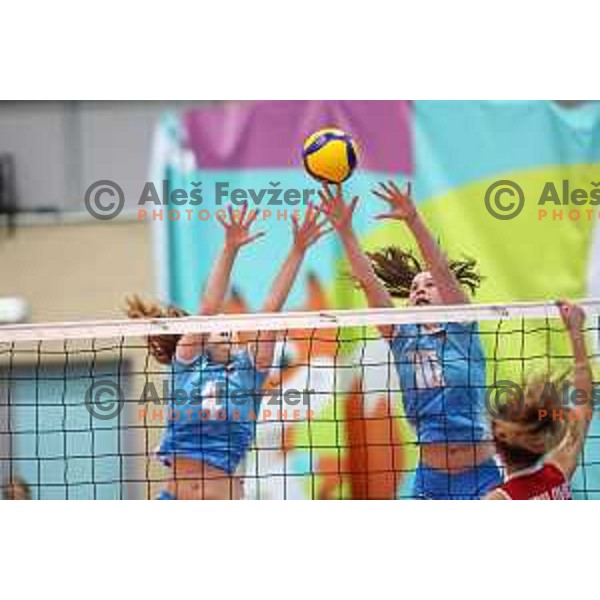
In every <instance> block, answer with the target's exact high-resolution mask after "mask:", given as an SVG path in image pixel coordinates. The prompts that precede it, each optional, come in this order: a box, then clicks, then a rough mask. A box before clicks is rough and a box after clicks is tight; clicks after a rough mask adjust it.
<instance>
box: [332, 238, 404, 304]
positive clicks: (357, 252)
mask: <svg viewBox="0 0 600 600" xmlns="http://www.w3.org/2000/svg"><path fill="white" fill-rule="evenodd" d="M340 239H341V241H342V245H343V247H344V250H345V252H346V257H347V258H348V262H349V263H350V268H351V269H352V274H353V275H354V277H355V279H356V280H357V281H358V282H359V283H360V285H361V287H362V289H363V290H364V292H365V295H366V296H367V300H368V302H369V306H371V307H373V308H393V307H394V301H393V300H392V297H391V296H390V294H389V292H388V291H387V290H386V289H385V286H384V285H383V283H382V282H381V281H380V280H379V278H378V277H377V274H376V273H375V270H374V269H373V265H372V264H371V261H370V260H369V258H368V257H367V255H366V254H365V253H364V252H363V250H362V248H361V247H360V244H359V243H358V239H357V238H356V234H355V233H354V231H353V230H348V231H344V232H342V233H340Z"/></svg>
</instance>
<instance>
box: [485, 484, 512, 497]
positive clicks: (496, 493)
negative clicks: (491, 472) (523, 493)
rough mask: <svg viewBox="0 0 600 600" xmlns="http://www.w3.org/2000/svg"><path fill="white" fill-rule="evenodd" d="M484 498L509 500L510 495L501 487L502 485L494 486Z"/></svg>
mask: <svg viewBox="0 0 600 600" xmlns="http://www.w3.org/2000/svg"><path fill="white" fill-rule="evenodd" d="M483 499H484V500H511V497H510V496H509V494H508V493H507V492H505V491H504V490H503V489H502V486H498V487H497V488H494V489H493V490H492V491H491V492H488V493H487V494H486V496H485V497H484V498H483Z"/></svg>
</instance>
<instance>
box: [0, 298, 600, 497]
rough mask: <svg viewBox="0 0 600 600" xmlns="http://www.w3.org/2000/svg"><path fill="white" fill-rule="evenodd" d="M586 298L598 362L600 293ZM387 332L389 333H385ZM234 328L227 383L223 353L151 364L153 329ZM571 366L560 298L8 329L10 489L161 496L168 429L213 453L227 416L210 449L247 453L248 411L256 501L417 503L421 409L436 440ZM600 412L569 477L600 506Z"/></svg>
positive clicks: (3, 472)
mask: <svg viewBox="0 0 600 600" xmlns="http://www.w3.org/2000/svg"><path fill="white" fill-rule="evenodd" d="M581 305H582V306H583V307H584V309H585V310H586V313H587V315H588V318H587V321H586V330H587V336H588V348H589V353H590V358H591V360H592V365H593V366H594V363H595V361H596V360H597V358H598V352H599V349H598V341H599V328H598V323H599V321H598V315H599V314H600V301H596V300H594V301H592V300H588V301H584V302H582V303H581ZM440 324H441V325H442V326H441V327H440V326H439V325H440ZM448 324H451V325H452V327H449V326H448ZM382 326H384V327H385V326H393V327H390V328H389V329H390V331H391V332H392V333H391V337H390V339H387V340H386V339H384V338H383V337H382V334H381V327H382ZM436 326H437V327H436ZM267 331H276V332H277V341H276V344H275V349H274V352H273V358H272V360H271V361H270V362H271V369H270V370H269V373H268V376H267V377H266V378H264V379H263V378H256V377H255V378H254V380H253V381H255V382H257V381H259V382H260V383H256V384H255V385H253V386H250V387H252V388H253V389H251V390H248V389H246V390H245V392H244V393H241V394H238V396H237V398H236V395H235V394H234V393H232V390H229V389H224V388H223V385H224V386H227V385H228V383H227V382H228V381H229V380H230V379H231V377H232V373H233V372H234V371H235V369H236V368H238V369H243V368H248V369H250V370H252V369H253V368H254V364H253V363H252V362H250V363H244V365H245V367H239V366H238V367H235V365H236V363H235V361H234V360H233V358H232V357H235V356H238V355H239V354H240V353H243V352H247V353H249V354H250V355H251V356H256V353H257V352H258V350H259V349H260V347H261V344H264V343H267V342H266V341H265V339H266V338H265V332H267ZM223 332H225V333H228V334H230V335H226V336H222V338H218V339H217V341H214V340H215V337H214V335H212V336H211V337H210V338H209V339H210V340H212V342H211V343H212V344H213V348H215V347H217V346H218V345H219V344H221V345H222V346H226V349H227V352H226V353H225V354H224V355H223V354H222V353H217V354H219V355H221V356H225V358H221V361H222V362H223V364H227V365H228V367H227V368H224V370H223V371H222V372H221V371H219V373H221V377H222V380H219V378H218V377H216V378H215V377H212V378H211V377H209V378H208V379H205V380H204V381H202V377H205V376H206V370H207V369H209V370H210V368H211V365H212V366H214V364H213V363H214V362H218V361H213V362H211V360H212V359H211V360H208V361H207V362H201V361H200V362H199V361H196V362H194V363H192V364H190V365H186V367H185V369H184V371H185V377H184V378H183V379H182V376H181V373H182V371H181V369H180V370H179V371H177V368H176V366H174V363H173V362H170V361H169V358H170V356H166V357H165V356H164V355H163V356H162V357H161V356H159V358H160V359H161V360H157V352H156V344H154V345H149V343H148V339H149V337H150V339H151V340H157V339H158V340H161V342H162V343H163V344H166V347H171V348H173V347H174V345H175V343H176V342H177V340H179V339H180V336H181V335H183V334H187V333H196V334H218V333H223ZM432 336H433V337H432ZM457 336H458V337H457ZM434 338H435V339H436V340H437V342H436V343H437V346H435V345H433V346H432V344H431V343H430V342H431V340H432V339H434ZM203 339H205V338H203ZM391 339H394V340H395V341H394V342H393V343H390V340H391ZM215 344H216V346H215ZM394 344H396V345H397V346H400V347H401V348H400V350H399V351H395V349H394ZM479 347H481V349H482V352H481V353H480V352H479V351H478V350H477V348H479ZM436 348H437V350H436ZM396 350H397V348H396ZM200 354H203V352H202V350H201V351H200ZM208 355H209V356H210V352H209V353H208ZM232 365H233V367H232ZM571 365H572V355H571V349H570V345H569V340H568V338H567V335H566V333H565V331H564V326H563V324H562V321H561V320H560V318H559V314H558V310H557V308H556V306H555V305H554V304H553V303H519V304H507V305H473V306H457V307H419V308H416V309H405V308H403V309H397V310H396V309H385V310H368V309H365V310H351V311H348V310H346V311H327V312H322V313H279V314H255V315H251V314H244V315H220V316H210V317H181V318H170V319H153V320H114V321H96V322H83V323H50V324H35V325H15V326H12V325H11V326H3V327H0V476H1V477H2V481H3V483H4V484H8V483H10V482H24V483H25V484H26V486H28V488H29V489H30V491H31V496H32V498H34V499H144V498H149V499H150V498H154V497H156V495H157V494H158V493H159V490H160V489H161V486H163V483H164V480H165V478H167V477H170V476H172V472H171V471H169V469H168V468H166V467H165V466H164V464H163V463H162V462H161V461H160V460H158V458H157V453H156V450H157V448H159V447H161V444H164V438H165V435H166V434H167V433H168V432H169V431H170V430H171V429H172V428H173V427H179V429H178V431H179V432H182V431H183V432H185V433H184V437H185V436H186V435H187V441H188V442H189V443H192V444H194V443H196V445H197V446H198V447H199V448H200V449H202V444H203V439H204V435H205V434H204V432H203V427H210V426H211V425H215V422H216V421H219V422H220V425H219V426H218V427H220V428H221V429H218V430H215V429H212V430H211V431H212V432H213V433H214V431H225V432H229V433H228V434H224V435H217V437H218V438H219V440H220V441H219V440H218V441H217V442H215V441H214V439H213V440H212V442H211V443H212V448H213V449H214V444H215V443H217V445H218V444H219V443H220V444H221V446H224V447H222V448H220V449H219V448H217V450H219V451H221V452H222V453H223V454H224V455H227V456H228V455H230V454H231V450H232V449H231V448H228V447H227V445H228V444H229V443H231V444H238V446H239V443H238V442H237V441H235V440H234V438H235V436H237V435H238V434H237V433H236V432H237V430H236V427H235V424H234V425H233V427H229V426H230V425H232V423H231V422H232V421H235V420H236V419H241V420H242V422H243V424H244V426H246V425H247V423H248V421H252V427H244V431H245V432H248V431H250V432H251V433H252V441H251V444H250V446H249V450H248V451H247V452H246V453H245V454H244V456H243V457H242V460H240V461H239V464H236V465H235V476H236V477H239V478H240V480H241V481H243V490H244V497H245V498H249V499H371V498H372V499H376V498H377V499H386V498H387V499H393V498H410V497H411V496H412V488H413V485H414V477H415V469H416V466H417V462H418V456H419V451H420V447H421V446H422V445H423V444H425V443H426V442H427V441H428V440H426V439H421V438H420V434H421V431H422V429H423V427H421V424H420V423H419V419H423V420H429V424H428V427H429V429H430V430H431V427H434V428H436V431H437V432H438V438H437V440H438V441H439V439H440V438H439V435H442V437H443V433H442V434H440V433H439V432H440V431H442V432H443V431H444V427H445V426H446V425H445V424H446V423H451V422H452V416H453V411H472V412H473V414H464V415H462V416H463V417H464V418H465V419H466V420H467V421H472V422H476V421H477V419H478V418H479V417H481V418H482V419H483V420H484V421H486V420H488V419H489V417H490V414H491V413H490V411H491V412H492V413H493V411H494V405H493V402H495V401H496V400H495V398H496V396H495V395H494V394H490V393H489V392H490V390H491V389H493V388H494V386H496V385H497V384H499V383H500V384H502V385H505V384H506V382H514V383H516V384H518V385H520V384H522V383H523V382H524V381H525V380H526V379H527V378H528V377H529V376H531V375H533V374H536V373H541V372H544V373H551V372H560V371H564V370H565V369H567V368H568V367H569V366H571ZM180 366H181V365H180ZM177 373H178V374H177ZM406 373H408V374H409V375H406ZM403 374H404V375H403ZM457 378H458V379H457ZM594 379H596V376H594ZM209 380H210V383H211V385H210V386H208V385H205V384H206V383H207V382H209ZM243 380H244V381H249V379H248V378H243ZM181 381H185V382H187V383H186V384H185V385H183V386H182V385H181ZM250 381H252V379H250ZM178 385H179V387H180V388H182V389H178V387H177V386H178ZM236 386H237V391H239V388H240V384H239V382H237V383H236ZM452 386H454V387H455V388H456V387H457V386H458V387H459V388H461V389H460V390H459V392H460V393H459V394H458V395H457V394H456V389H454V392H455V393H454V395H453V397H454V398H459V397H461V396H463V395H467V396H468V395H470V396H469V397H471V398H474V399H475V400H474V401H473V402H459V403H458V404H457V403H455V402H452V401H448V403H447V404H446V403H445V401H444V397H445V393H446V390H448V389H450V388H452ZM234 387H235V386H234ZM436 387H437V388H439V389H440V394H441V398H442V403H441V406H442V407H443V409H442V410H441V411H440V410H439V408H438V409H436V410H437V411H438V412H437V413H435V412H434V413H432V411H431V410H429V412H428V410H427V406H425V405H419V398H421V397H420V396H419V393H421V392H422V391H423V390H430V389H431V388H436ZM194 391H196V392H197V393H196V394H194V393H190V392H194ZM186 394H187V395H186ZM249 396H250V397H251V407H250V408H249V407H248V406H247V405H244V400H246V401H247V399H248V397H249ZM224 397H225V401H223V398H224ZM415 398H416V400H415ZM423 398H425V399H426V396H423ZM236 411H237V412H236ZM475 413H477V414H475ZM479 413H481V414H479ZM557 418H562V415H561V414H560V413H558V416H557ZM599 418H600V407H598V409H597V410H596V412H595V413H594V414H593V415H592V416H591V420H592V423H591V429H590V434H589V436H588V440H587V443H586V447H585V450H584V452H583V454H582V457H581V461H580V467H579V469H578V471H577V473H576V476H575V479H574V482H573V490H574V493H575V496H576V497H579V498H600V445H599V444H598V443H597V439H598V437H599V435H600V424H599V423H598V419H599ZM186 420H188V421H191V422H192V425H190V426H189V428H188V429H186ZM432 423H433V425H432ZM170 428H171V429H170ZM451 429H452V428H451V425H448V438H447V440H446V441H447V442H448V443H455V444H456V443H461V444H467V445H468V444H469V443H471V444H473V445H475V444H477V443H478V442H479V441H480V440H481V434H480V432H477V431H475V429H476V428H475V427H474V428H473V432H472V436H469V435H468V434H467V435H466V436H465V433H464V428H463V431H462V433H461V435H462V436H463V437H461V438H460V439H458V438H457V437H456V435H457V433H456V431H455V430H451ZM207 431H208V430H207ZM232 431H233V433H231V432H232ZM208 435H209V436H210V435H212V434H211V433H210V431H209V433H208ZM213 437H214V435H213ZM196 438H197V439H196ZM190 439H191V441H190ZM236 439H237V438H236ZM194 440H195V441H194ZM174 451H175V452H177V448H175V450H174ZM182 455H185V450H182ZM163 462H165V461H163ZM167 462H168V461H167Z"/></svg>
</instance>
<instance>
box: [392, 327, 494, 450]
mask: <svg viewBox="0 0 600 600" xmlns="http://www.w3.org/2000/svg"><path fill="white" fill-rule="evenodd" d="M391 350H392V354H393V356H394V362H395V365H396V369H397V372H398V377H399V379H400V387H401V389H402V394H403V399H404V410H405V413H406V416H407V418H408V420H409V421H410V423H411V425H412V426H413V427H414V429H415V431H416V435H417V440H418V441H419V442H423V443H460V442H465V443H469V442H471V443H472V442H478V441H481V440H482V439H483V438H485V437H488V436H487V434H488V431H487V426H486V421H485V418H484V395H485V384H486V377H485V357H484V354H483V349H482V347H481V340H480V339H479V331H478V328H477V324H476V323H444V324H442V325H440V326H439V328H438V329H437V330H435V331H434V332H432V331H428V330H426V329H424V328H423V326H420V325H399V326H396V327H395V328H394V337H393V339H392V342H391Z"/></svg>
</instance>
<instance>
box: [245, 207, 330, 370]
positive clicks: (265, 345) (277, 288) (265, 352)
mask: <svg viewBox="0 0 600 600" xmlns="http://www.w3.org/2000/svg"><path fill="white" fill-rule="evenodd" d="M317 217H318V212H317V210H316V209H315V208H314V207H313V206H312V205H309V206H308V210H307V212H306V215H305V218H304V221H303V222H302V223H301V224H300V223H299V222H298V220H297V219H296V218H295V217H292V236H293V240H292V246H291V248H290V251H289V253H288V255H287V257H286V259H285V261H284V262H283V265H282V266H281V269H280V270H279V273H278V274H277V276H276V278H275V281H274V282H273V286H272V287H271V292H270V293H269V296H268V297H267V300H266V302H265V304H264V306H263V308H262V310H263V312H279V311H280V310H281V309H282V308H283V306H284V304H285V302H286V300H287V298H288V295H289V293H290V291H291V289H292V286H293V285H294V281H295V280H296V277H297V275H298V272H299V270H300V267H301V265H302V261H303V260H304V256H305V255H306V251H307V250H308V249H309V248H310V247H311V246H312V245H313V244H315V243H316V242H317V241H318V240H319V239H320V238H321V237H323V236H324V235H325V234H326V233H328V232H329V231H331V229H324V227H323V225H324V222H323V221H321V222H319V221H318V219H317ZM276 339H277V334H276V333H275V332H274V331H266V332H262V333H261V334H260V336H259V337H258V339H257V348H256V349H255V352H254V355H255V359H256V367H257V369H258V370H260V371H262V370H266V369H269V367H270V366H271V365H272V362H273V351H274V349H275V341H276Z"/></svg>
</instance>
